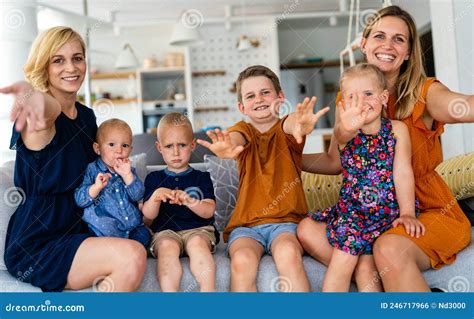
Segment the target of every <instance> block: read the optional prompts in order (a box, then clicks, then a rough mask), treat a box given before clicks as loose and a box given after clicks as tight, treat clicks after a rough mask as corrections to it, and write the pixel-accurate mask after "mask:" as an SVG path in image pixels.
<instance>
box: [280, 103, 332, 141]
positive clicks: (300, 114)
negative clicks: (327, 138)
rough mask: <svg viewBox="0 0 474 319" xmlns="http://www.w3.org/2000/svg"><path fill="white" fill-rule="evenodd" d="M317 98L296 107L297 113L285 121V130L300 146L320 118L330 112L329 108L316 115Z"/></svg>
mask: <svg viewBox="0 0 474 319" xmlns="http://www.w3.org/2000/svg"><path fill="white" fill-rule="evenodd" d="M316 101H317V98H316V97H315V96H313V97H312V98H311V100H310V99H309V98H305V99H304V100H303V102H302V103H298V104H297V105H296V110H295V112H293V113H291V114H290V115H289V116H288V119H287V120H286V121H285V124H286V125H285V124H284V127H283V130H284V131H285V133H287V134H291V135H293V137H294V138H295V139H296V142H297V143H298V144H300V143H301V142H303V137H305V136H306V135H308V134H310V133H311V132H312V131H313V129H314V126H315V125H316V123H317V122H318V120H319V118H320V117H321V116H323V115H324V114H326V113H327V112H329V107H328V106H326V107H325V108H323V109H321V110H319V111H318V112H316V114H315V113H314V105H315V104H316Z"/></svg>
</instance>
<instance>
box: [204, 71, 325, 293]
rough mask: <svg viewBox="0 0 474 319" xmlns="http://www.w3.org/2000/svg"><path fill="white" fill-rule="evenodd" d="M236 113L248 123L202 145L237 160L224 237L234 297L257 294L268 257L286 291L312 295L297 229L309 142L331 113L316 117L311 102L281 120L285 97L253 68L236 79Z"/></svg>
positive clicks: (271, 78)
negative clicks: (262, 262) (234, 200)
mask: <svg viewBox="0 0 474 319" xmlns="http://www.w3.org/2000/svg"><path fill="white" fill-rule="evenodd" d="M237 96H238V107H239V110H240V112H242V113H243V114H245V115H246V116H248V118H249V122H248V123H246V122H244V121H241V122H239V123H237V124H235V125H234V126H232V127H231V128H229V130H228V131H222V132H221V131H220V130H218V129H216V130H215V131H209V132H208V136H209V137H210V138H211V140H212V143H209V142H207V141H203V140H198V141H197V142H198V143H199V144H201V145H203V146H205V147H207V148H209V149H210V150H211V151H213V152H214V153H215V154H216V155H217V156H218V157H221V158H230V159H237V164H238V168H239V191H238V199H237V204H236V207H235V210H234V212H233V214H232V216H231V218H230V221H229V224H228V225H227V227H226V229H225V231H224V240H225V241H227V242H228V246H227V247H228V252H229V255H230V259H231V290H232V291H256V290H257V287H256V277H257V270H258V265H259V262H260V258H261V257H262V255H263V254H264V253H268V254H271V255H272V256H273V258H274V260H275V264H276V267H277V270H278V272H279V274H280V277H279V280H280V281H285V282H284V283H281V282H280V283H275V284H281V286H283V285H284V286H285V287H288V290H291V291H309V289H310V287H309V282H308V278H307V276H306V272H305V270H304V266H303V258H302V255H303V248H302V247H301V245H300V243H299V241H298V239H297V237H296V227H297V224H298V223H299V221H301V219H303V218H304V217H305V216H306V213H307V207H306V200H305V196H304V192H303V187H302V183H301V178H300V174H301V161H302V153H303V147H304V143H303V142H304V139H305V136H306V135H308V134H309V133H311V132H312V130H313V128H314V125H315V124H316V122H317V121H318V119H319V118H320V117H321V116H322V115H323V114H325V113H326V112H327V111H329V108H328V107H326V108H324V109H322V110H320V111H319V112H317V113H316V114H314V113H313V109H314V104H315V103H316V98H315V97H313V98H312V99H311V100H310V99H308V98H306V99H305V100H304V101H303V103H301V104H298V105H297V107H296V111H295V112H294V113H291V114H290V115H288V116H285V117H284V118H283V119H280V118H279V107H280V105H281V103H282V102H283V101H284V98H285V95H284V93H283V91H282V90H281V86H280V82H279V80H278V77H277V76H276V75H275V73H273V72H272V71H271V70H270V69H268V68H267V67H264V66H261V65H256V66H251V67H249V68H247V69H245V70H244V71H242V72H241V73H240V75H239V78H238V79H237Z"/></svg>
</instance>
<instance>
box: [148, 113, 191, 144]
mask: <svg viewBox="0 0 474 319" xmlns="http://www.w3.org/2000/svg"><path fill="white" fill-rule="evenodd" d="M172 127H184V128H186V129H187V130H186V131H187V133H189V136H190V138H191V139H193V138H194V134H193V126H192V125H191V122H190V121H189V119H188V118H187V117H186V115H183V114H181V113H177V112H172V113H168V114H166V115H165V116H163V117H162V118H161V119H160V122H159V123H158V126H157V128H156V134H157V135H156V138H157V139H158V141H159V140H160V134H162V133H163V130H164V129H169V128H172Z"/></svg>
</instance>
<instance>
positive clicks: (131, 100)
mask: <svg viewBox="0 0 474 319" xmlns="http://www.w3.org/2000/svg"><path fill="white" fill-rule="evenodd" d="M100 100H102V99H99V100H95V101H94V102H93V103H92V105H96V104H97V101H100ZM106 100H107V101H110V102H111V103H113V104H114V105H116V104H118V105H120V104H129V103H137V102H138V99H136V98H132V99H106Z"/></svg>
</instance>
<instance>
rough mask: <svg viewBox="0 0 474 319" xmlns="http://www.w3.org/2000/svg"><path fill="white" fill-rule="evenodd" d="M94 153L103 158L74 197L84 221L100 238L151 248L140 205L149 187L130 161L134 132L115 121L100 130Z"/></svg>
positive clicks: (89, 171) (90, 170) (88, 173)
mask: <svg viewBox="0 0 474 319" xmlns="http://www.w3.org/2000/svg"><path fill="white" fill-rule="evenodd" d="M96 140H97V141H96V142H95V143H94V151H95V152H96V153H97V154H98V155H99V156H100V157H99V158H97V160H95V161H94V162H92V163H90V164H89V165H88V166H87V170H86V173H85V175H84V180H83V182H82V185H81V186H80V187H79V188H77V189H76V191H75V193H74V198H75V200H76V203H77V205H78V206H79V207H82V208H84V215H83V217H82V219H83V220H84V221H85V222H86V223H87V224H88V225H89V230H90V231H91V232H93V233H94V234H95V235H97V236H107V237H121V238H130V239H134V240H137V241H139V242H140V243H142V244H143V245H144V246H145V247H148V244H149V241H150V238H151V234H150V232H149V230H148V229H147V228H146V226H145V225H144V224H143V215H142V213H141V212H140V211H139V210H138V206H137V202H138V201H139V200H141V199H142V198H143V194H144V191H145V188H144V186H143V183H142V181H141V180H140V179H139V178H138V176H137V174H136V173H135V169H134V168H132V167H131V162H130V160H129V159H128V156H129V155H130V152H131V151H132V130H131V129H130V127H129V126H128V124H127V123H125V122H124V121H122V120H119V119H111V120H107V121H105V122H104V123H102V124H101V125H100V126H99V128H98V130H97V138H96Z"/></svg>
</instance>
